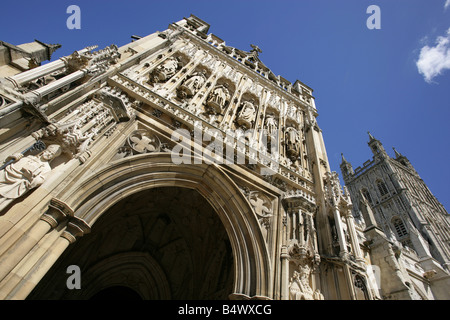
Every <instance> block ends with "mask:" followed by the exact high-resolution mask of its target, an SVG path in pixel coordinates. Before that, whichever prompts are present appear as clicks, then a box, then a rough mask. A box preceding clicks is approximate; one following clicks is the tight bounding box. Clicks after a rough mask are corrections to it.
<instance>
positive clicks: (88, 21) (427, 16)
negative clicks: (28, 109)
mask: <svg viewBox="0 0 450 320" xmlns="http://www.w3.org/2000/svg"><path fill="white" fill-rule="evenodd" d="M446 1H447V2H449V6H448V7H446V6H445V4H446ZM71 4H76V5H78V6H79V7H80V8H81V30H69V29H67V27H66V20H67V18H68V17H69V14H67V13H66V9H67V7H68V6H69V5H71ZM369 5H378V6H379V7H380V9H381V29H380V30H369V29H368V28H367V27H366V20H367V19H368V18H369V16H370V14H367V13H366V10H367V7H368V6H369ZM2 9H3V10H2V18H1V19H0V40H3V41H7V42H10V43H13V44H20V43H24V42H31V41H33V40H34V39H38V40H40V41H44V42H47V43H60V44H62V45H63V47H62V48H61V49H59V50H58V51H57V52H56V53H55V55H54V58H58V57H60V56H63V55H68V54H70V53H72V52H73V51H75V50H79V49H81V48H83V47H85V46H88V45H93V44H98V45H99V47H100V48H103V47H105V46H107V45H110V44H112V43H114V44H116V45H118V46H121V45H124V44H126V43H128V42H130V41H131V38H130V36H131V35H140V36H145V35H148V34H150V33H153V32H155V31H157V30H159V31H162V30H165V29H166V28H167V27H168V25H169V24H170V23H172V22H176V21H179V20H181V19H182V18H183V17H188V16H189V15H190V14H194V15H196V16H198V17H199V18H201V19H203V20H204V21H206V22H208V23H209V24H210V25H211V28H210V32H212V33H214V34H216V35H217V36H219V37H220V38H222V39H224V40H225V41H226V42H227V44H228V45H231V46H234V47H237V48H239V49H242V50H249V49H250V44H256V45H258V46H259V47H260V48H261V49H262V50H263V52H262V54H260V58H261V60H263V62H264V63H265V64H266V65H267V66H268V67H269V68H271V69H272V71H273V72H274V73H275V74H277V75H281V76H283V77H284V78H286V79H288V80H290V81H292V82H295V80H296V79H298V80H301V81H302V82H304V83H305V84H307V85H309V86H310V87H312V88H313V89H314V95H315V97H316V104H317V108H318V112H319V118H318V123H319V126H320V127H321V129H322V130H323V134H324V139H325V144H326V147H327V151H328V157H329V161H330V165H331V168H332V170H333V171H337V172H338V173H339V174H340V175H341V173H340V169H339V164H340V161H341V159H340V154H341V152H343V153H344V155H345V157H346V159H347V160H348V161H349V162H351V163H352V164H353V167H354V168H356V167H357V166H360V165H362V164H363V162H365V161H366V160H368V159H370V158H371V157H372V154H371V152H370V150H369V148H368V146H367V141H368V136H367V131H370V132H371V133H372V134H373V135H374V136H375V137H376V138H378V139H379V140H381V142H382V143H383V144H384V146H385V148H386V150H387V151H388V153H389V154H390V155H393V151H392V147H393V146H395V147H396V149H397V150H398V151H399V152H401V153H402V154H404V155H405V156H407V157H408V158H409V159H410V161H411V162H412V164H413V165H414V166H415V167H416V169H417V171H418V172H419V174H420V176H421V177H422V179H423V180H424V181H425V182H426V183H427V184H428V187H429V188H430V189H431V191H432V192H433V193H434V194H435V195H436V196H437V197H438V199H439V200H440V201H441V202H442V203H443V204H444V206H445V207H446V208H447V210H450V199H449V189H450V188H449V186H448V181H450V169H449V156H450V148H449V146H450V144H449V138H450V126H449V120H450V108H449V107H450V69H449V68H450V44H449V42H450V33H448V32H447V31H448V30H449V28H450V1H448V0H341V1H338V0H279V1H264V0H240V1H235V0H228V1H225V0H224V1H216V0H209V1H203V0H202V1H200V0H191V1H151V0H147V1H140V0H139V1H138V0H129V1H116V0H108V1H106V0H91V1H76V0H72V1H64V0H59V1H7V2H5V3H2ZM424 47H425V49H422V48H424ZM421 52H422V53H423V57H422V58H423V59H422V62H423V65H422V68H423V69H422V70H423V72H424V74H426V75H428V78H427V79H425V78H424V74H421V73H419V70H418V67H417V65H416V62H417V61H418V60H419V56H420V55H421ZM433 72H434V73H433ZM439 72H440V73H439ZM436 74H437V75H436ZM433 75H436V76H434V77H432V76H433ZM426 80H428V81H426Z"/></svg>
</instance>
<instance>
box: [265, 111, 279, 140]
mask: <svg viewBox="0 0 450 320" xmlns="http://www.w3.org/2000/svg"><path fill="white" fill-rule="evenodd" d="M264 127H265V129H266V130H267V136H269V137H271V136H275V137H276V135H277V133H278V123H277V120H276V119H275V115H274V114H273V113H268V114H266V119H265V121H264Z"/></svg>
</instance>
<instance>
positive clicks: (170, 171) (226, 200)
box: [30, 153, 273, 299]
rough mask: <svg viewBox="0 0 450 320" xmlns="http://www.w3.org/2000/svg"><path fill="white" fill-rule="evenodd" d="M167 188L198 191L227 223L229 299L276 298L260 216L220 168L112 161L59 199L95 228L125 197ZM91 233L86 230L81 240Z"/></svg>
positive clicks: (155, 158)
mask: <svg viewBox="0 0 450 320" xmlns="http://www.w3.org/2000/svg"><path fill="white" fill-rule="evenodd" d="M166 187H176V188H183V189H189V190H192V191H195V192H197V193H198V194H199V195H200V196H201V197H203V199H204V200H206V203H207V204H208V205H209V206H210V207H211V208H212V209H213V211H214V212H215V214H216V215H217V217H218V219H219V220H220V221H221V223H222V225H223V228H224V230H225V232H226V234H227V237H228V239H229V242H230V246H231V252H232V257H233V277H234V279H233V285H232V289H231V291H230V292H229V294H232V295H231V296H229V297H235V298H238V299H240V298H246V297H261V298H271V297H272V295H273V273H272V271H271V268H272V267H271V262H270V257H269V254H268V250H267V247H266V243H265V241H264V237H263V235H262V232H261V228H260V225H259V223H258V220H257V217H256V216H255V214H254V212H253V210H252V207H251V205H250V204H249V202H248V200H247V199H246V198H245V196H244V195H243V194H242V193H241V192H240V191H239V189H238V187H237V186H236V184H235V183H234V182H233V181H232V179H231V178H230V177H229V176H228V175H227V173H226V172H225V171H223V170H222V169H221V168H220V166H217V165H214V164H212V165H207V164H201V165H184V164H181V165H176V164H174V163H172V161H171V157H170V154H167V153H152V154H146V155H140V156H134V157H131V158H125V159H122V160H118V161H115V162H113V163H111V164H110V165H108V166H106V167H104V169H102V170H99V171H97V172H95V174H92V175H91V176H90V177H87V178H85V179H83V180H81V181H79V182H77V183H76V184H74V185H72V189H68V190H66V191H65V192H64V193H63V194H61V195H60V197H58V198H59V200H60V201H62V202H64V203H65V205H67V206H68V207H69V208H72V209H73V211H74V212H75V218H76V219H77V220H78V221H83V223H84V224H85V225H87V226H89V227H90V228H91V229H92V230H94V227H95V225H96V224H97V223H98V222H99V221H101V220H102V218H103V216H106V215H107V213H108V211H109V210H110V208H112V207H114V206H115V205H116V204H117V203H119V202H121V201H122V200H124V199H127V198H128V197H131V196H133V195H134V194H138V193H140V192H145V191H146V190H151V189H155V188H157V189H158V188H161V189H163V188H166ZM88 236H89V234H86V235H84V236H83V237H82V238H80V239H79V240H77V241H76V242H81V240H82V239H85V238H87V237H88ZM71 247H72V246H71ZM69 248H70V247H69ZM67 250H68V249H66V251H67ZM43 282H45V281H43ZM38 287H39V286H38ZM37 290H38V289H36V290H34V292H37ZM30 297H33V295H31V296H30Z"/></svg>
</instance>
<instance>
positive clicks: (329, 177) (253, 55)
mask: <svg viewBox="0 0 450 320" xmlns="http://www.w3.org/2000/svg"><path fill="white" fill-rule="evenodd" d="M209 27H210V26H209V24H208V23H206V22H204V21H202V20H201V19H199V18H198V17H195V16H193V15H191V16H190V17H189V18H184V19H182V20H181V21H178V22H176V23H173V24H171V25H170V26H169V27H168V29H167V30H165V31H163V32H155V33H153V34H150V35H148V36H146V37H142V38H141V37H135V41H132V42H131V43H129V44H127V45H124V46H122V47H120V48H119V47H117V46H115V45H111V46H109V47H106V48H103V49H98V48H96V47H87V48H84V49H81V50H78V51H75V52H74V53H73V54H71V55H69V56H66V57H63V58H60V59H58V60H55V61H53V62H49V63H46V64H43V65H41V62H42V61H44V60H46V59H47V60H48V59H50V56H51V54H52V53H53V51H54V50H56V49H57V48H58V45H48V44H45V43H41V42H35V43H31V44H27V45H22V46H14V45H10V44H6V43H3V42H2V43H0V44H1V46H0V53H1V54H2V55H1V57H0V59H1V60H0V63H1V65H0V77H1V78H0V99H1V100H0V105H1V107H0V124H1V125H0V130H1V131H0V155H1V159H0V161H2V167H1V170H0V244H1V245H0V299H98V298H105V297H111V296H112V297H114V296H116V297H117V296H122V297H123V296H128V297H135V298H138V299H176V300H182V299H237V300H243V299H244V300H246V299H264V300H266V299H276V300H324V299H326V300H329V299H333V300H340V299H346V300H350V299H353V300H359V299H361V300H363V299H403V298H405V299H407V298H416V296H414V295H409V296H401V295H395V294H394V293H393V292H394V291H393V289H392V290H391V288H390V287H385V283H386V279H388V278H385V274H387V275H389V276H386V277H390V274H397V273H396V272H397V271H396V269H395V267H394V268H393V269H392V268H391V267H392V266H391V265H390V262H389V261H388V262H386V261H387V260H388V259H391V258H392V259H394V260H392V263H391V264H392V265H395V263H398V256H396V251H397V247H394V245H392V240H390V238H387V239H384V238H383V240H379V241H378V240H377V239H378V238H376V236H372V234H371V233H370V232H371V231H370V230H367V228H366V227H367V225H368V223H367V221H366V224H365V225H364V223H363V222H361V221H362V220H361V221H360V220H359V219H358V217H360V215H359V212H360V208H362V205H361V206H359V204H358V206H357V208H358V211H355V207H354V204H353V203H352V199H356V198H354V197H353V195H352V197H351V196H350V195H351V193H349V192H347V191H346V188H345V187H342V186H341V185H340V182H339V177H338V175H337V173H336V172H331V170H330V166H329V162H328V158H327V153H326V149H325V144H324V141H323V137H322V130H321V129H320V128H319V125H318V122H317V116H318V112H317V108H316V106H315V103H314V96H313V90H312V89H311V88H310V87H308V86H307V85H306V84H304V83H302V82H301V81H299V80H297V81H296V82H295V83H291V82H289V81H287V80H286V79H284V78H283V77H281V76H279V75H275V74H273V73H272V71H271V70H270V69H269V68H268V67H267V66H265V65H264V64H263V62H262V61H261V59H260V57H259V55H260V54H261V52H262V51H261V49H260V48H259V47H258V46H255V45H251V49H250V50H249V51H244V50H240V49H237V48H234V47H231V46H228V45H227V44H226V42H225V41H224V40H222V39H220V38H219V37H218V36H216V35H214V34H212V33H208V31H209ZM345 177H347V176H345V175H344V178H345ZM361 199H364V198H361ZM366 200H367V199H366ZM353 201H355V200H353ZM367 201H368V200H367ZM367 201H366V202H365V203H367ZM364 208H367V210H366V211H369V212H370V210H371V206H370V205H367V206H365V207H364ZM362 211H364V210H362ZM364 212H365V211H364ZM373 215H374V214H372V216H373ZM403 221H404V223H407V221H406V220H403ZM446 221H448V220H445V219H444V220H442V221H441V222H439V223H438V226H439V227H441V228H446V226H447V227H448V222H446ZM445 223H447V225H445ZM433 226H434V225H433ZM374 230H376V232H378V231H379V230H380V228H378V229H377V228H374ZM408 230H409V229H408ZM380 232H381V231H380ZM380 237H381V236H380ZM430 237H431V236H430ZM380 239H381V238H380ZM405 239H406V238H405ZM405 239H401V240H402V241H403V240H404V241H406V240H405ZM430 239H431V238H430ZM385 240H386V245H385V244H384V242H383V241H385ZM408 240H410V241H411V242H412V243H413V244H414V245H415V248H416V249H415V250H416V251H417V250H419V249H418V247H417V245H416V242H417V241H422V240H423V239H419V238H418V237H417V238H414V237H413V236H410V237H409V238H408ZM377 241H378V242H383V244H382V247H383V248H384V249H383V250H387V251H389V250H391V251H392V250H393V252H394V254H393V255H392V256H386V257H387V258H386V257H382V256H381V254H378V252H379V251H380V250H379V247H377V246H374V245H373V244H372V243H374V242H377ZM389 246H391V247H389ZM447 246H448V242H447ZM403 248H407V247H406V246H405V247H403ZM424 248H425V246H424ZM404 250H406V249H404ZM424 250H425V249H424ZM429 250H431V251H432V253H433V254H435V253H436V254H438V255H439V254H440V255H439V258H431V257H434V256H433V255H431V251H430V259H429V263H428V262H427V263H428V264H427V263H422V264H421V267H422V268H423V270H422V271H423V272H422V273H420V272H417V274H416V277H417V278H420V281H422V282H423V283H424V285H426V284H428V285H429V284H430V282H431V281H432V277H431V273H433V271H435V269H436V266H438V265H439V266H440V264H439V263H441V262H442V263H444V264H446V263H447V262H448V258H447V257H448V256H447V255H446V254H448V251H445V250H447V249H445V250H444V249H443V248H441V247H436V248H435V247H433V248H432V249H429ZM391 251H389V252H391ZM425 251H426V250H425ZM417 252H418V253H419V251H417ZM420 253H421V251H420ZM436 259H437V260H436ZM439 259H440V260H439ZM442 259H444V260H442ZM446 259H447V260H446ZM435 260H436V261H439V263H438V262H436V261H435ZM441 260H442V261H441ZM387 268H391V269H392V271H391V270H390V269H389V270H388V269H387ZM73 270H75V271H76V272H78V275H79V280H80V283H79V284H78V285H76V286H73V285H70V283H69V282H70V281H69V278H71V273H70V272H71V271H73ZM380 270H381V271H380ZM435 272H436V271H435ZM445 272H447V271H446V269H445V268H444V267H442V272H441V270H440V269H439V271H438V275H437V276H436V278H435V279H437V278H439V279H441V281H440V283H444V282H445V281H446V280H445V279H446V278H445V277H446V275H445V274H446V273H445ZM444 273H445V274H444ZM428 277H429V278H428ZM388 282H389V281H388ZM414 283H415V282H414ZM406 285H407V284H406ZM440 288H441V289H442V288H443V289H442V290H441V291H442V294H441V295H440V296H439V293H438V294H436V293H426V294H422V295H423V298H428V299H433V298H442V297H443V296H445V293H446V290H445V288H446V287H445V286H441V287H440ZM447 288H448V287H447ZM430 290H431V289H430ZM435 291H436V292H437V291H438V289H436V290H435ZM447 291H448V290H447ZM430 292H431V291H430ZM433 292H434V291H433Z"/></svg>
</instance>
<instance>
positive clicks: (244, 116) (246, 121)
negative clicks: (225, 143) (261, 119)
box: [237, 99, 256, 128]
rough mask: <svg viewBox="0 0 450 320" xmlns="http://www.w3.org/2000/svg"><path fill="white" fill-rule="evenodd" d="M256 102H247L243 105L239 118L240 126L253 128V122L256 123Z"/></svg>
mask: <svg viewBox="0 0 450 320" xmlns="http://www.w3.org/2000/svg"><path fill="white" fill-rule="evenodd" d="M254 103H255V100H253V99H251V100H250V101H245V102H244V103H242V109H241V112H240V113H239V115H238V117H237V123H238V124H239V125H240V126H245V127H246V128H251V127H252V126H253V122H254V121H255V115H256V107H255V104H254Z"/></svg>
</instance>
